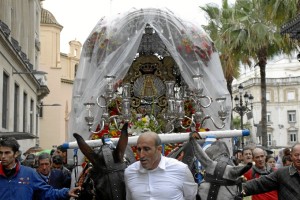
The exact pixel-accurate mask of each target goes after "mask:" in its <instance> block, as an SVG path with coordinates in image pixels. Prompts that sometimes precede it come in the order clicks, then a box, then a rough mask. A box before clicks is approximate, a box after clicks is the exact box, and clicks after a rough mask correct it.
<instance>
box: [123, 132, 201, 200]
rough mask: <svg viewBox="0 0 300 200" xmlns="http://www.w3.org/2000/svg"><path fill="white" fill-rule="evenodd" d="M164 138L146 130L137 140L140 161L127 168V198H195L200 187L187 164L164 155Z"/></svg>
mask: <svg viewBox="0 0 300 200" xmlns="http://www.w3.org/2000/svg"><path fill="white" fill-rule="evenodd" d="M161 150H162V146H161V140H160V138H159V136H158V134H156V133H154V132H145V133H143V134H142V135H140V136H139V138H138V140H137V154H138V156H139V158H140V161H137V162H135V163H133V164H131V165H130V166H129V167H127V168H126V169H125V185H126V199H127V200H141V199H143V200H148V199H149V200H150V199H151V200H169V199H172V200H194V199H196V194H197V190H198V185H197V184H196V183H195V181H194V178H193V175H192V173H191V171H190V170H189V168H188V166H187V165H186V164H184V163H182V162H180V161H178V160H176V159H173V158H168V157H164V156H162V155H161Z"/></svg>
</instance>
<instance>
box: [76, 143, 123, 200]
mask: <svg viewBox="0 0 300 200" xmlns="http://www.w3.org/2000/svg"><path fill="white" fill-rule="evenodd" d="M112 150H114V149H112V148H111V146H109V145H102V146H101V149H100V150H99V152H98V153H100V152H101V153H102V156H103V160H104V163H103V165H101V166H99V165H98V166H92V164H91V163H90V164H88V165H86V166H85V167H84V169H83V171H82V174H81V175H80V177H79V180H78V182H79V181H80V180H81V181H82V182H81V185H82V187H83V188H84V187H87V186H92V187H90V188H89V189H90V190H91V191H88V193H89V195H90V196H92V198H93V199H96V193H97V192H96V190H97V189H96V188H95V182H94V181H93V179H95V180H98V179H99V178H100V176H101V178H103V179H104V178H106V179H107V180H108V182H109V183H108V185H110V186H111V187H109V193H110V196H111V198H112V199H114V200H121V199H124V194H123V192H122V190H121V189H120V188H124V187H125V186H124V183H122V182H121V181H118V180H119V179H120V173H118V172H121V173H124V170H125V168H126V167H127V165H126V163H124V162H122V163H115V162H114V158H113V155H112ZM95 169H97V172H95V171H94V170H95ZM98 171H100V172H101V173H99V172H98ZM92 174H95V175H96V177H94V178H91V176H92ZM79 199H80V193H79Z"/></svg>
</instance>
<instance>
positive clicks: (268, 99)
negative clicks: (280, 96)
mask: <svg viewBox="0 0 300 200" xmlns="http://www.w3.org/2000/svg"><path fill="white" fill-rule="evenodd" d="M266 100H267V102H270V100H271V93H270V92H266Z"/></svg>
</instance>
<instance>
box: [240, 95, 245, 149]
mask: <svg viewBox="0 0 300 200" xmlns="http://www.w3.org/2000/svg"><path fill="white" fill-rule="evenodd" d="M243 116H244V107H243V96H242V94H240V117H241V130H243V129H244V123H243ZM242 149H244V136H242Z"/></svg>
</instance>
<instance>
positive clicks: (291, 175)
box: [243, 143, 300, 200]
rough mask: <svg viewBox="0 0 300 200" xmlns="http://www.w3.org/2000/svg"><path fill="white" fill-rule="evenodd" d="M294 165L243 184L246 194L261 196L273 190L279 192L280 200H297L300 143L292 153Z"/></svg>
mask: <svg viewBox="0 0 300 200" xmlns="http://www.w3.org/2000/svg"><path fill="white" fill-rule="evenodd" d="M291 157H292V162H293V163H292V164H291V165H290V166H286V167H283V168H279V169H278V170H276V171H275V172H272V173H271V174H269V175H266V176H262V177H260V178H259V179H254V180H251V181H248V182H246V183H245V184H243V189H244V194H245V195H252V194H260V193H265V192H269V191H272V190H277V191H278V199H279V200H297V199H299V198H300V143H297V144H295V145H294V146H293V147H292V151H291Z"/></svg>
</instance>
